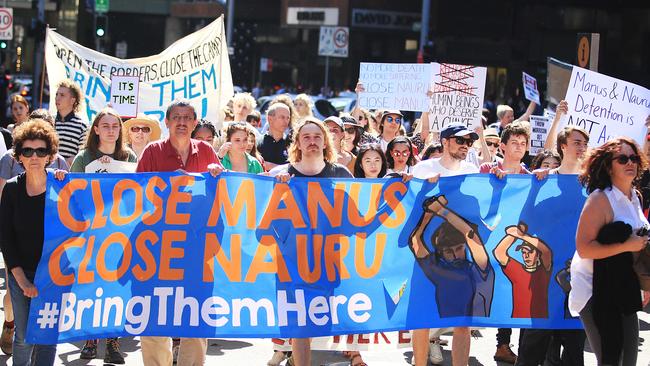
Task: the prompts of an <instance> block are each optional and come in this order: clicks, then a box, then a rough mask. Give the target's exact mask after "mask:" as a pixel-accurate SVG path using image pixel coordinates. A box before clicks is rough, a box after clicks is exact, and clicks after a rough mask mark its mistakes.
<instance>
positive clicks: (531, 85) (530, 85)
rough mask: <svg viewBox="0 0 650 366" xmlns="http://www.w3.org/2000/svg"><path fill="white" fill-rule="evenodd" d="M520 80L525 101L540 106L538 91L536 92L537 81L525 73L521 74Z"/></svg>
mask: <svg viewBox="0 0 650 366" xmlns="http://www.w3.org/2000/svg"><path fill="white" fill-rule="evenodd" d="M521 78H522V81H523V83H524V95H525V96H526V99H528V100H530V101H531V102H535V103H537V105H540V104H541V103H540V101H539V90H537V80H536V79H535V78H534V77H532V76H530V75H528V74H526V73H525V72H522V73H521Z"/></svg>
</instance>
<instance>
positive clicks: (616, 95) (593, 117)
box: [561, 66, 650, 147]
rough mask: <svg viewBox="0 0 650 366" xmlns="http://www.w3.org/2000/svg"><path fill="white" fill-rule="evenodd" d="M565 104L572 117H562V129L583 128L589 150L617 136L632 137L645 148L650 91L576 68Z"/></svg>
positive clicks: (574, 68) (649, 109)
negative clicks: (568, 126) (567, 126)
mask: <svg viewBox="0 0 650 366" xmlns="http://www.w3.org/2000/svg"><path fill="white" fill-rule="evenodd" d="M566 101H567V102H568V103H569V113H568V116H564V117H562V120H561V127H563V126H566V125H576V126H579V127H582V128H584V129H585V130H586V131H587V132H588V133H589V145H590V146H592V147H595V146H600V145H602V144H603V143H605V142H607V141H608V140H610V139H612V138H614V137H616V136H628V137H631V138H633V139H634V140H636V142H637V143H638V144H639V145H641V146H643V143H644V142H645V134H646V127H645V120H646V118H647V117H648V115H650V90H648V89H646V88H644V87H642V86H639V85H635V84H632V83H629V82H627V81H623V80H619V79H616V78H613V77H610V76H607V75H603V74H599V73H597V72H594V71H591V70H587V69H583V68H580V67H577V66H574V67H573V72H572V73H571V80H570V81H569V88H568V89H567V93H566Z"/></svg>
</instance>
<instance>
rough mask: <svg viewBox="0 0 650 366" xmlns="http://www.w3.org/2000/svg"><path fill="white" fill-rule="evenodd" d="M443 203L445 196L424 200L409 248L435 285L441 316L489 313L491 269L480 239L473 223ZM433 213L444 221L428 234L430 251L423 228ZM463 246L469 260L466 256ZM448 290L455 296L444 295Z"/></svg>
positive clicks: (492, 278) (491, 286)
mask: <svg viewBox="0 0 650 366" xmlns="http://www.w3.org/2000/svg"><path fill="white" fill-rule="evenodd" d="M447 203H448V202H447V198H445V196H433V197H430V198H428V199H427V200H425V201H424V203H423V208H424V213H423V214H422V217H421V218H420V221H419V222H418V224H417V226H416V227H415V230H414V231H413V233H412V235H411V241H410V243H409V244H410V247H411V251H413V254H414V255H415V257H416V259H417V262H418V264H419V265H420V268H422V271H423V272H424V273H425V274H426V276H427V278H428V279H429V280H430V281H431V282H433V284H434V285H435V286H436V304H437V305H438V313H439V314H440V317H441V318H447V317H454V316H481V317H487V316H490V307H491V305H492V294H493V292H494V269H493V268H492V265H491V264H490V260H489V258H488V255H487V251H486V250H485V247H484V246H483V240H482V239H481V237H480V236H479V235H478V230H477V226H476V225H475V224H472V223H470V222H468V221H466V220H465V219H463V218H462V217H460V216H459V215H458V214H457V213H456V212H454V211H452V210H450V209H449V207H448V206H447ZM435 216H439V217H440V218H442V219H443V220H444V221H443V223H442V224H441V225H440V226H439V227H438V228H437V229H436V231H435V232H434V233H433V235H432V237H431V243H432V244H433V246H434V248H435V251H434V253H431V251H430V250H429V248H427V246H426V244H425V238H424V231H425V229H426V227H427V226H428V225H429V223H431V220H432V219H433V218H434V217H435ZM466 248H469V251H470V254H471V258H472V259H473V261H471V260H470V259H468V256H467V251H466ZM450 293H455V294H456V296H445V295H447V294H450Z"/></svg>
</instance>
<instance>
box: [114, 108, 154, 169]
mask: <svg viewBox="0 0 650 366" xmlns="http://www.w3.org/2000/svg"><path fill="white" fill-rule="evenodd" d="M160 132H161V131H160V125H159V124H158V121H156V120H155V119H153V118H150V117H147V116H146V115H144V114H139V115H138V116H137V117H136V118H131V119H129V120H127V121H126V122H124V132H122V133H123V135H124V136H125V137H126V144H127V146H128V147H129V148H130V149H131V150H133V152H135V155H137V157H138V159H140V156H141V155H142V151H144V148H145V147H146V146H147V144H148V143H150V142H153V141H156V140H159V139H160Z"/></svg>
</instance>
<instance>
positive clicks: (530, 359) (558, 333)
mask: <svg viewBox="0 0 650 366" xmlns="http://www.w3.org/2000/svg"><path fill="white" fill-rule="evenodd" d="M554 342H559V343H560V345H561V346H564V351H563V352H562V356H561V358H560V360H559V362H560V363H552V362H558V360H557V358H555V359H553V357H551V359H549V360H548V361H547V362H549V364H550V365H563V366H583V365H584V355H583V352H584V344H585V333H584V331H582V330H553V329H521V332H520V333H519V349H518V350H517V363H516V364H515V365H516V366H538V365H544V364H545V360H547V358H546V355H547V353H548V350H549V345H551V344H553V343H554ZM557 352H559V349H558V351H557Z"/></svg>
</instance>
